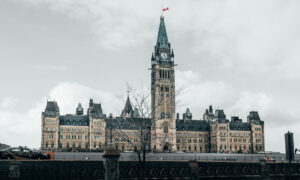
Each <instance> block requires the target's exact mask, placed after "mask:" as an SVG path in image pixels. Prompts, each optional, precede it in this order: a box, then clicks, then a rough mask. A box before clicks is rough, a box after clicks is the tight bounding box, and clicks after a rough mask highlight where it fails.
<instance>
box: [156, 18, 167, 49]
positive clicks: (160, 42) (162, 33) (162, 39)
mask: <svg viewBox="0 0 300 180" xmlns="http://www.w3.org/2000/svg"><path fill="white" fill-rule="evenodd" d="M156 48H169V40H168V35H167V30H166V25H165V20H164V17H163V16H161V17H160V24H159V29H158V35H157V43H156Z"/></svg>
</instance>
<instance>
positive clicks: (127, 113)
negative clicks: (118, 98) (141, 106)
mask: <svg viewBox="0 0 300 180" xmlns="http://www.w3.org/2000/svg"><path fill="white" fill-rule="evenodd" d="M132 113H133V109H132V105H131V102H130V99H129V96H127V100H126V104H125V107H124V109H123V111H122V115H123V116H131V115H132Z"/></svg>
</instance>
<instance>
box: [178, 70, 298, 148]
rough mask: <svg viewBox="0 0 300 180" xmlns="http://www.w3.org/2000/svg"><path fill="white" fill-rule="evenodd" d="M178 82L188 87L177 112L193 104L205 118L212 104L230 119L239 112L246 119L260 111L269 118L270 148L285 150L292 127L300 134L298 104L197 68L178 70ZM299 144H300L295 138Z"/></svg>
mask: <svg viewBox="0 0 300 180" xmlns="http://www.w3.org/2000/svg"><path fill="white" fill-rule="evenodd" d="M176 82H177V84H176V86H177V87H178V86H184V87H185V91H184V93H183V94H181V95H180V96H179V97H176V98H179V99H180V104H179V105H178V106H177V112H180V113H183V112H185V110H186V108H187V107H189V108H190V110H191V112H192V113H193V118H194V119H202V115H203V113H204V112H205V109H206V108H208V106H209V105H210V104H212V105H213V107H214V109H224V112H225V114H226V117H227V119H229V120H230V117H231V116H239V117H240V118H242V119H243V121H244V122H246V121H247V115H249V112H250V111H258V112H259V115H260V117H261V119H262V120H263V121H264V122H265V139H266V141H265V143H266V150H270V151H280V152H284V140H283V136H284V133H286V132H287V131H288V130H290V131H292V132H294V133H295V135H296V134H300V130H299V128H297V127H299V126H300V124H299V122H298V115H297V113H296V112H298V110H297V108H298V107H297V106H286V104H287V103H285V102H284V101H280V100H278V98H276V97H273V96H272V95H271V94H267V93H265V92H256V91H245V90H242V89H239V88H238V87H236V86H234V85H232V84H229V83H226V82H222V81H211V80H205V79H201V75H200V74H199V73H195V72H193V71H177V81H176ZM295 146H296V147H297V146H300V144H299V143H297V142H296V140H295Z"/></svg>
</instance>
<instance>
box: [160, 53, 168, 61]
mask: <svg viewBox="0 0 300 180" xmlns="http://www.w3.org/2000/svg"><path fill="white" fill-rule="evenodd" d="M160 57H161V58H162V59H167V58H168V54H167V53H165V52H162V53H160Z"/></svg>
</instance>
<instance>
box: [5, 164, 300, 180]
mask: <svg viewBox="0 0 300 180" xmlns="http://www.w3.org/2000/svg"><path fill="white" fill-rule="evenodd" d="M104 172H105V171H104V166H103V161H57V160H45V161H29V160H27V161H11V160H10V161H0V179H3V180H5V179H13V178H16V179H104ZM139 175H140V164H139V163H138V162H137V161H120V179H132V178H138V177H139ZM146 177H147V178H148V179H162V178H164V179H200V178H205V179H209V178H216V177H217V178H218V179H233V178H235V179H268V178H270V179H300V163H292V164H288V163H265V162H260V163H249V162H212V161H210V162H207V161H206V162H203V161H202V162H196V161H163V162H162V161H148V162H147V164H146Z"/></svg>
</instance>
